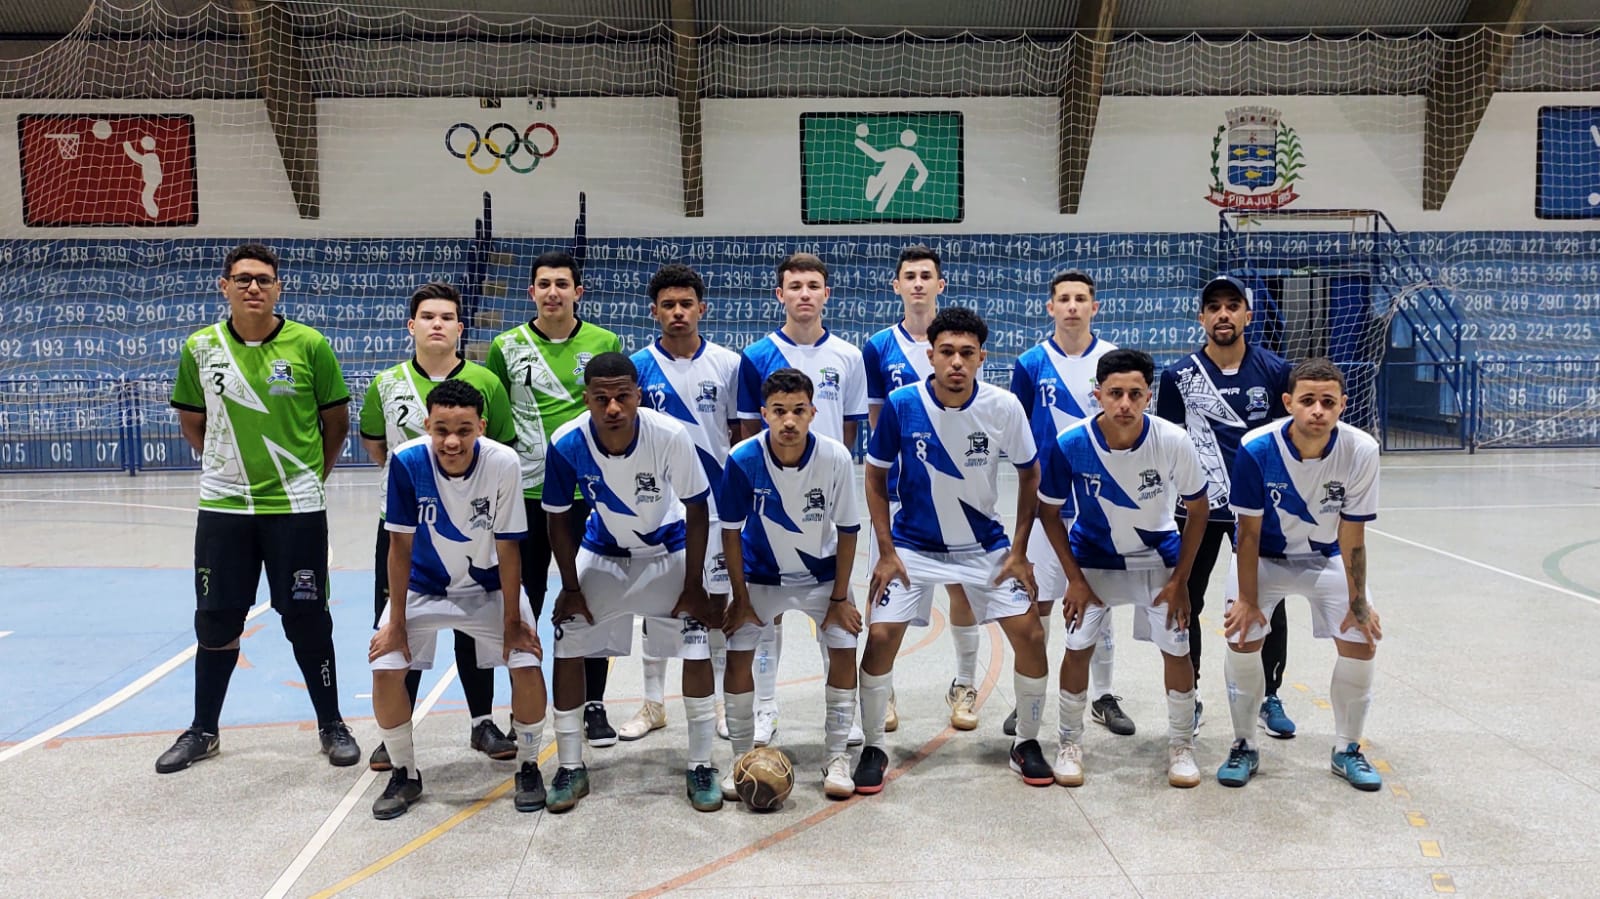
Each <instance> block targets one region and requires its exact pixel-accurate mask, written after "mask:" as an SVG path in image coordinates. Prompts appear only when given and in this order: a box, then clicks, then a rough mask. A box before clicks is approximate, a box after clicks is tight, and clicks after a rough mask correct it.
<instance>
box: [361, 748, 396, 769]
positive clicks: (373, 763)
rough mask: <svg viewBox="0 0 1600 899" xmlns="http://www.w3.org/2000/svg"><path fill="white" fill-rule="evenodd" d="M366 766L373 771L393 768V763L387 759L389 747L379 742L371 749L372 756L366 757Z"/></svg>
mask: <svg viewBox="0 0 1600 899" xmlns="http://www.w3.org/2000/svg"><path fill="white" fill-rule="evenodd" d="M367 767H368V768H371V769H372V770H374V771H388V770H389V769H390V768H393V767H394V763H393V762H391V761H389V747H387V746H385V745H383V744H382V743H379V744H378V748H377V749H374V750H372V757H371V758H369V759H367Z"/></svg>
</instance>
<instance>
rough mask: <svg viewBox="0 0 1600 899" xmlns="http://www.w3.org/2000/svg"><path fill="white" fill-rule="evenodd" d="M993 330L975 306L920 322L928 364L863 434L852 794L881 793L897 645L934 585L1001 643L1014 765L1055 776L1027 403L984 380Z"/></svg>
mask: <svg viewBox="0 0 1600 899" xmlns="http://www.w3.org/2000/svg"><path fill="white" fill-rule="evenodd" d="M988 339H989V326H988V325H986V324H985V323H984V321H983V319H982V318H981V317H979V315H978V314H977V313H976V312H973V311H972V310H970V309H963V308H960V307H956V308H950V309H944V310H941V311H940V312H939V314H938V315H936V316H934V318H933V322H932V323H931V324H930V325H929V326H928V344H929V346H931V347H932V349H931V350H930V352H931V353H932V361H933V374H932V375H931V376H929V378H928V379H927V380H926V381H923V382H922V383H919V384H912V385H908V386H905V387H901V388H900V389H898V390H896V391H894V392H893V393H891V394H889V397H888V399H887V400H886V401H885V402H884V405H883V411H882V412H881V413H879V416H878V427H877V428H875V429H874V430H873V432H872V440H871V446H870V447H869V449H868V451H867V463H868V465H869V466H870V467H869V468H868V469H867V509H868V511H869V513H870V514H871V518H872V527H873V529H874V530H876V531H877V534H878V546H879V552H880V556H879V558H878V564H877V565H876V566H875V567H874V568H873V570H872V576H871V580H870V582H869V584H870V586H869V589H868V593H867V595H868V596H869V597H870V598H871V601H872V602H873V603H874V604H875V606H874V608H873V609H872V616H871V618H872V623H871V625H870V626H869V628H868V630H867V646H866V650H865V652H864V653H863V654H862V658H861V677H860V683H861V687H860V692H861V714H862V727H863V729H864V730H865V731H866V745H865V746H864V747H863V749H862V750H861V760H860V762H859V763H858V764H857V765H856V771H855V776H854V780H855V784H856V792H858V793H868V794H870V793H878V792H881V791H882V790H883V785H884V775H885V773H886V769H887V768H888V763H889V757H888V754H887V753H885V752H884V736H883V734H884V728H883V712H884V707H885V706H886V705H888V701H889V694H890V691H891V690H892V689H893V683H894V659H895V655H896V654H897V653H898V652H899V651H900V644H901V641H902V640H904V638H905V633H906V628H907V627H908V626H909V625H913V624H915V625H917V626H919V627H926V626H927V624H928V620H929V614H930V612H931V609H932V606H933V588H934V587H936V586H938V585H940V584H960V585H962V587H964V588H965V590H966V594H967V602H968V603H970V604H971V606H972V614H973V616H974V617H975V618H977V619H978V620H979V621H982V622H984V623H988V622H991V621H993V622H996V623H998V624H999V625H1000V629H1001V631H1003V632H1004V633H1005V635H1006V639H1007V640H1008V641H1010V643H1011V648H1012V651H1013V654H1014V656H1015V661H1014V664H1013V675H1012V682H1013V684H1014V686H1015V689H1016V695H1017V708H1018V716H1017V735H1016V737H1015V738H1014V739H1013V743H1012V746H1011V769H1012V770H1013V771H1016V772H1018V773H1019V774H1020V775H1021V776H1022V779H1023V782H1025V783H1027V784H1030V785H1035V786H1046V785H1048V784H1050V783H1051V780H1052V772H1051V770H1050V764H1049V763H1048V762H1046V761H1045V758H1044V753H1043V752H1042V751H1041V750H1040V748H1039V740H1038V734H1039V717H1040V712H1041V710H1042V708H1043V706H1044V694H1045V681H1046V677H1047V675H1048V674H1049V672H1050V668H1049V663H1048V661H1047V660H1046V658H1045V650H1044V629H1043V628H1041V627H1040V626H1039V616H1038V614H1037V613H1036V612H1035V611H1034V605H1033V586H1032V584H1033V574H1032V572H1031V571H1030V570H1029V565H1028V558H1027V554H1026V552H1025V547H1026V546H1027V543H1028V531H1029V530H1030V529H1031V528H1032V525H1033V519H1034V514H1035V505H1036V504H1037V501H1038V500H1037V496H1036V494H1037V491H1038V486H1039V469H1038V466H1037V465H1036V464H1035V463H1034V459H1035V456H1036V455H1037V453H1036V452H1035V449H1034V443H1033V434H1032V432H1031V431H1029V429H1028V419H1027V415H1026V413H1024V412H1023V409H1022V404H1021V403H1019V402H1018V401H1017V398H1016V397H1014V396H1012V395H1011V394H1010V393H1009V392H1008V391H1006V390H1003V389H1001V388H999V387H995V386H994V385H992V384H985V383H983V381H982V380H981V378H980V374H981V372H982V371H983V360H984V357H985V353H984V349H983V345H984V343H985V342H986V341H987V340H988ZM1002 453H1003V454H1005V456H1006V457H1007V458H1009V459H1010V461H1011V464H1012V465H1014V466H1016V469H1017V480H1018V488H1017V519H1016V520H1017V527H1016V542H1015V543H1013V542H1012V541H1011V540H1010V539H1009V538H1008V537H1007V536H1006V531H1005V525H1004V524H1003V523H1002V522H1001V520H1000V515H999V512H998V511H997V510H996V508H995V507H996V505H997V504H998V502H999V497H1000V492H999V489H998V487H997V486H996V478H997V475H998V469H999V467H1000V456H1001V454H1002ZM896 463H898V465H899V469H900V481H899V487H900V508H899V511H898V512H896V513H894V514H892V515H891V512H890V508H889V484H888V481H889V478H888V473H889V472H888V470H889V468H890V467H891V466H893V465H895V464H896Z"/></svg>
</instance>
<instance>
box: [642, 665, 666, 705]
mask: <svg viewBox="0 0 1600 899" xmlns="http://www.w3.org/2000/svg"><path fill="white" fill-rule="evenodd" d="M643 665H644V699H645V702H653V703H655V704H656V705H662V704H663V703H665V702H666V695H667V687H666V684H667V660H666V659H658V658H656V657H654V656H645V657H644V659H643Z"/></svg>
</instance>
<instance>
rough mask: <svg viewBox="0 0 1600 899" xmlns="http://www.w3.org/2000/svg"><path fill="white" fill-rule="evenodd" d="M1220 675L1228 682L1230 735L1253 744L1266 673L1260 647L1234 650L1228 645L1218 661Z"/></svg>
mask: <svg viewBox="0 0 1600 899" xmlns="http://www.w3.org/2000/svg"><path fill="white" fill-rule="evenodd" d="M1222 676H1223V677H1224V678H1226V679H1227V683H1228V714H1229V716H1230V717H1232V718H1233V738H1234V739H1235V740H1243V741H1244V742H1245V745H1246V746H1248V747H1249V748H1251V749H1254V748H1256V740H1255V737H1256V719H1257V718H1258V717H1260V714H1261V700H1262V698H1263V697H1264V696H1266V693H1267V673H1266V672H1265V671H1263V670H1261V651H1260V650H1256V651H1255V652H1235V651H1234V650H1233V649H1232V648H1229V649H1228V651H1227V656H1226V657H1225V658H1224V659H1223V661H1222Z"/></svg>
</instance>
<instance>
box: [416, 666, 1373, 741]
mask: <svg viewBox="0 0 1600 899" xmlns="http://www.w3.org/2000/svg"><path fill="white" fill-rule="evenodd" d="M1373 671H1374V668H1373V660H1372V659H1347V658H1345V657H1344V656H1340V657H1339V660H1338V661H1337V662H1334V663H1333V680H1332V682H1331V683H1330V684H1329V685H1328V703H1329V704H1330V705H1332V706H1333V732H1334V733H1335V734H1337V735H1338V739H1339V743H1338V746H1337V748H1338V750H1339V751H1341V752H1343V751H1344V748H1345V747H1346V746H1348V745H1350V744H1351V743H1360V742H1361V734H1362V732H1363V730H1364V729H1365V728H1366V724H1367V710H1368V709H1369V708H1371V707H1372V676H1373ZM392 756H393V753H392V752H391V757H392Z"/></svg>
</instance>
